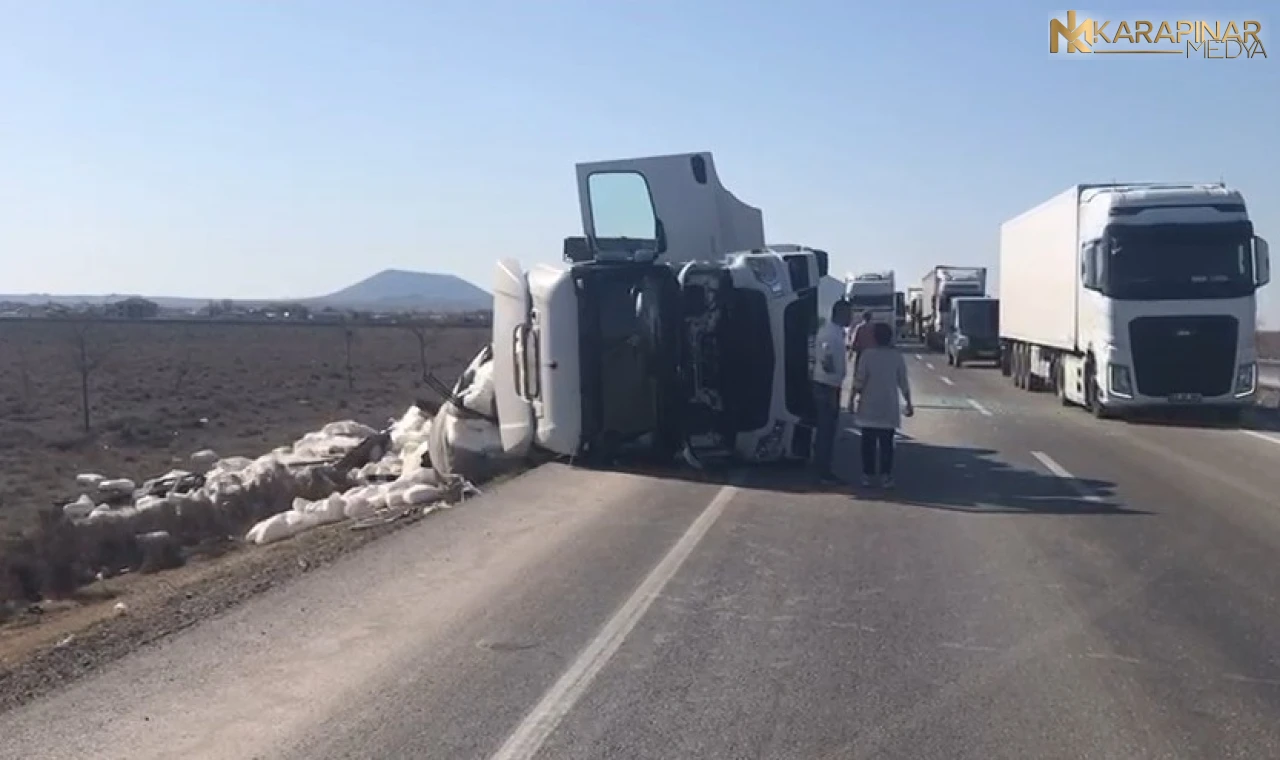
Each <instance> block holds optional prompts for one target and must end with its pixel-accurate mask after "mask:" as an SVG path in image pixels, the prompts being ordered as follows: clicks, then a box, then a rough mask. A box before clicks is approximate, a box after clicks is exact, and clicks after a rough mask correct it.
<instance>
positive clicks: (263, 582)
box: [0, 321, 490, 711]
mask: <svg viewBox="0 0 1280 760" xmlns="http://www.w3.org/2000/svg"><path fill="white" fill-rule="evenodd" d="M489 334H490V332H489V328H487V327H485V328H477V327H435V328H431V329H429V330H422V331H417V332H415V331H413V330H411V329H408V328H404V327H371V326H370V327H356V328H352V329H351V330H350V331H348V330H347V329H346V328H345V327H343V326H329V325H324V326H321V325H283V324H281V325H271V324H266V325H264V324H232V323H188V324H182V323H171V322H144V323H137V322H135V323H124V322H113V323H107V322H99V323H86V324H76V323H70V322H56V321H4V322H0V357H2V358H3V360H0V572H3V573H4V576H2V577H0V711H3V710H5V709H8V708H11V707H13V706H15V705H18V704H21V703H23V702H25V701H28V700H30V699H33V698H35V697H36V696H38V695H39V694H41V693H44V692H45V691H47V690H49V689H52V688H55V687H57V686H58V685H60V684H63V683H66V682H67V681H69V680H71V679H74V678H78V677H80V676H82V675H84V674H85V673H87V672H89V671H91V670H93V669H95V668H97V667H99V666H100V665H102V664H103V663H106V662H109V661H111V660H113V659H115V658H117V657H120V656H123V655H125V654H128V653H129V652H132V651H135V650H136V649H138V648H139V647H142V646H145V645H147V644H148V643H150V642H154V641H156V640H158V639H160V638H162V637H164V636H165V635H168V634H169V633H172V632H174V631H178V630H181V629H183V628H185V627H187V626H189V625H191V624H192V623H193V622H195V621H197V620H200V619H202V618H205V617H208V616H210V615H213V614H217V613H218V612H220V611H222V610H224V609H227V608H229V607H231V606H234V605H235V604H238V603H239V602H240V601H242V600H243V599H244V598H246V597H248V596H252V595H253V594H256V593H259V592H261V591H263V590H265V589H267V588H270V587H273V586H276V585H279V584H281V583H284V582H286V581H288V580H289V579H290V578H292V577H295V576H297V575H298V574H300V573H305V572H310V571H311V570H313V569H315V568H317V567H320V566H323V565H325V564H327V563H329V562H331V561H334V560H336V559H337V558H338V557H340V556H341V555H343V554H345V553H346V552H348V551H351V550H353V549H355V548H357V547H359V546H362V545H364V544H366V543H368V542H369V541H371V540H374V539H376V538H377V537H378V536H380V535H384V534H385V533H387V532H389V531H392V530H396V529H398V528H399V527H402V526H403V524H405V523H406V522H408V521H407V520H402V521H400V522H398V523H394V524H391V525H386V526H382V527H380V528H374V529H371V530H367V531H352V530H349V529H347V528H345V527H342V526H330V527H329V528H322V529H318V530H315V531H312V532H310V533H308V534H305V535H302V536H299V537H298V538H297V539H295V540H293V541H286V542H282V543H281V544H278V545H273V546H267V547H262V548H261V549H260V550H258V551H249V552H236V551H232V550H233V549H235V548H236V546H237V545H238V544H239V542H232V543H230V544H227V545H215V546H213V547H211V548H210V550H209V551H200V552H195V553H193V554H191V555H190V556H189V557H188V561H187V563H186V565H185V566H184V567H181V568H178V569H176V570H171V571H169V572H165V573H161V574H159V575H147V574H139V573H131V574H127V575H122V576H118V577H113V578H108V579H105V580H100V581H98V582H96V583H92V584H90V585H89V586H85V587H82V588H81V589H79V590H78V591H76V592H74V593H72V594H71V595H70V596H69V597H66V598H46V599H45V600H44V601H42V602H40V603H38V604H30V605H29V606H26V607H23V606H22V605H21V603H19V604H18V606H17V607H14V606H13V604H14V601H15V600H17V599H18V598H19V597H15V596H13V594H14V593H15V588H13V581H14V578H13V577H10V576H11V573H10V572H9V570H8V567H7V564H6V558H5V556H4V555H5V554H6V551H5V547H6V545H7V544H10V543H12V542H15V541H16V540H17V539H16V534H18V533H19V532H21V531H27V532H30V531H29V530H28V529H31V528H33V527H34V526H35V525H36V524H37V522H38V516H39V513H40V512H41V511H45V512H48V511H49V510H47V509H46V508H47V507H50V506H53V505H60V504H63V503H65V502H66V501H69V500H71V499H73V498H74V497H75V496H76V494H77V493H78V491H77V488H76V486H75V482H74V479H75V476H76V474H77V473H81V472H97V473H100V474H103V475H106V476H108V477H127V478H131V479H134V480H135V481H137V482H141V481H142V480H144V479H146V478H150V477H154V476H157V475H160V474H163V473H164V472H166V471H168V470H170V469H174V468H184V467H186V466H188V463H189V459H190V456H191V454H192V453H193V452H195V451H198V450H201V449H206V448H209V449H213V450H214V451H216V452H218V454H220V455H222V456H232V455H243V456H249V457H255V456H258V455H260V454H263V453H266V452H267V451H269V450H270V449H272V448H274V447H276V446H280V445H284V444H288V443H291V442H293V441H294V440H295V439H297V438H298V437H299V436H301V435H302V434H304V433H306V432H308V431H311V430H314V429H316V428H319V427H321V426H322V425H324V424H325V423H327V422H332V421H334V420H338V419H355V420H358V421H360V422H364V423H366V424H368V425H371V426H373V427H381V426H383V425H384V424H385V423H386V421H387V420H388V419H389V418H391V417H395V416H399V415H400V414H402V413H403V412H404V411H405V410H406V409H407V408H408V407H409V406H410V404H412V403H413V401H414V400H415V399H417V398H427V399H431V398H433V394H432V393H431V392H430V391H429V390H428V389H427V388H425V387H424V385H423V383H422V382H421V377H422V375H423V367H424V365H425V367H426V369H428V370H429V371H431V372H432V373H434V374H435V375H436V376H437V377H439V378H440V379H442V380H444V381H445V382H447V383H452V382H453V380H454V379H455V378H456V377H457V375H458V374H459V373H460V372H461V371H462V369H464V368H465V367H466V365H467V363H468V362H469V361H470V360H471V358H472V357H473V356H474V355H475V354H476V352H477V351H479V350H480V348H481V347H482V346H483V345H484V344H485V343H486V342H488V340H489ZM424 355H425V361H424V359H423V357H424ZM86 379H87V381H88V382H87V387H88V398H89V413H90V414H89V425H88V429H87V430H86V428H85V418H84V415H83V406H82V403H81V402H82V396H83V384H82V380H86ZM413 519H418V518H413ZM18 543H20V542H18ZM13 545H15V546H16V545H18V544H17V543H14V544H13ZM4 581H9V582H10V583H9V584H8V586H6V584H5V583H3V582H4ZM6 588H7V591H6ZM6 600H9V601H8V606H6ZM117 604H120V605H125V606H126V607H127V609H128V614H127V615H123V616H121V615H118V614H116V613H117V612H118V609H117V608H116V607H115V605H117ZM15 613H16V614H15Z"/></svg>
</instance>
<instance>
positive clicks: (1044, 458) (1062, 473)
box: [1031, 451, 1102, 502]
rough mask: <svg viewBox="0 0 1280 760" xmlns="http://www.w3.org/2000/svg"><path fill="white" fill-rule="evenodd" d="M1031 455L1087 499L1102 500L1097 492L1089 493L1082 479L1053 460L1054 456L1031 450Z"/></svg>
mask: <svg viewBox="0 0 1280 760" xmlns="http://www.w3.org/2000/svg"><path fill="white" fill-rule="evenodd" d="M1031 456H1033V457H1035V458H1036V459H1037V460H1038V461H1039V462H1040V464H1042V465H1044V468H1045V469H1046V470H1048V471H1049V472H1051V473H1053V474H1054V475H1056V476H1057V477H1059V478H1062V479H1063V480H1065V481H1067V483H1069V484H1070V485H1071V488H1072V489H1074V490H1075V492H1076V493H1078V494H1080V496H1081V497H1082V498H1084V500H1085V501H1091V502H1099V501H1102V498H1101V497H1099V496H1098V495H1097V494H1093V493H1089V491H1088V490H1087V489H1086V488H1085V487H1084V484H1082V483H1081V482H1080V479H1079V478H1077V477H1076V476H1075V475H1072V474H1071V473H1070V472H1068V471H1067V468H1065V467H1063V466H1062V465H1060V464H1058V463H1057V462H1055V461H1053V457H1051V456H1049V455H1048V454H1046V453H1044V452H1043V451H1033V452H1031Z"/></svg>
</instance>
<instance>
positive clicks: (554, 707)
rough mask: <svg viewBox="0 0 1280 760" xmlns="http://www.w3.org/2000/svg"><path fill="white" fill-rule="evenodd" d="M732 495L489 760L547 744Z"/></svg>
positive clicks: (684, 540) (523, 754)
mask: <svg viewBox="0 0 1280 760" xmlns="http://www.w3.org/2000/svg"><path fill="white" fill-rule="evenodd" d="M737 492H738V489H737V487H736V486H732V485H728V486H724V487H723V488H721V489H720V491H719V492H718V493H716V495H715V498H713V499H712V500H711V503H710V504H708V505H707V508H706V509H704V510H702V514H700V515H698V519H696V520H694V521H693V524H692V525H690V526H689V529H688V530H687V531H685V534H684V535H683V536H681V537H680V540H679V541H677V542H676V545H675V546H673V547H671V550H670V551H669V552H667V556H665V557H663V558H662V561H661V562H659V563H658V564H657V565H656V566H655V567H654V568H653V570H652V571H650V573H649V575H648V577H646V578H645V579H644V582H642V583H641V584H640V585H639V587H637V588H636V590H635V592H634V593H632V594H631V596H630V598H628V599H627V601H626V602H624V603H623V605H622V606H621V607H619V608H618V611H617V612H615V613H613V617H611V618H609V622H607V623H605V624H604V627H603V628H601V629H600V632H599V633H597V634H596V636H595V638H594V639H592V640H591V642H590V643H589V644H587V646H586V647H584V648H583V650H582V651H581V652H579V653H578V656H577V658H576V659H575V660H574V661H573V663H572V664H571V665H570V666H569V668H568V670H566V671H565V672H564V674H563V675H562V676H560V680H558V681H556V683H555V685H553V686H552V687H551V689H550V690H548V691H547V693H546V694H544V695H543V697H542V700H541V701H539V702H538V704H537V705H535V706H534V708H533V709H532V710H530V711H529V714H528V715H526V716H525V719H524V720H523V721H522V722H521V723H520V725H519V726H517V727H516V730H515V731H513V732H512V734H511V736H510V737H508V738H507V741H506V742H505V743H504V744H503V745H502V747H501V748H499V749H498V751H497V752H495V753H494V754H493V756H492V758H491V760H530V758H532V757H533V756H534V755H536V754H537V752H538V750H539V749H541V748H542V745H543V744H544V743H545V742H546V741H547V738H548V737H550V736H551V732H553V731H555V729H556V726H558V725H560V721H561V720H563V719H564V716H565V715H567V714H568V713H569V710H571V709H572V708H573V706H574V704H575V703H576V702H577V701H578V700H579V699H581V698H582V695H583V694H584V693H586V691H587V687H589V686H590V685H591V682H592V681H594V680H595V678H596V676H597V675H599V674H600V671H601V670H603V669H604V666H605V665H606V664H608V662H609V660H610V658H612V657H613V655H614V654H615V653H616V652H617V651H618V648H619V647H621V646H622V642H623V641H624V640H625V639H626V638H627V634H629V633H631V631H632V629H634V628H635V627H636V624H637V623H639V622H640V618H641V617H643V616H644V613H645V611H646V610H648V609H649V606H650V605H652V604H653V601H654V600H655V599H657V598H658V594H660V593H661V592H662V589H663V587H665V586H666V585H667V583H668V582H669V581H670V580H671V578H672V577H673V576H674V575H675V574H676V571H678V570H679V569H680V566H681V565H682V564H684V561H685V560H686V559H688V558H689V555H690V554H692V553H693V550H694V548H696V547H697V545H698V542H699V541H701V540H702V537H703V536H705V535H706V534H707V531H709V530H710V529H711V526H712V525H714V524H715V522H716V520H717V519H718V518H719V517H720V515H721V514H722V513H723V512H724V508H725V505H727V504H728V503H729V501H730V500H731V499H732V498H733V497H734V494H736V493H737Z"/></svg>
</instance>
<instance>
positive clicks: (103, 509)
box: [63, 349, 519, 544]
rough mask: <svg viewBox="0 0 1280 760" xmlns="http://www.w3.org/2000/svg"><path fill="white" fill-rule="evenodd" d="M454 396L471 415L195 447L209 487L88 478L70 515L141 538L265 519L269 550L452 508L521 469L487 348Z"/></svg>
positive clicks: (261, 526) (182, 478)
mask: <svg viewBox="0 0 1280 760" xmlns="http://www.w3.org/2000/svg"><path fill="white" fill-rule="evenodd" d="M454 394H455V397H456V398H457V399H458V400H459V401H460V405H461V407H462V408H459V405H458V404H455V403H445V404H444V405H443V406H442V408H441V409H440V411H439V413H438V414H436V415H435V416H434V417H432V416H430V415H428V414H427V413H426V412H424V411H422V410H421V409H420V408H419V407H417V406H412V407H410V408H409V409H408V411H406V412H405V413H404V414H403V415H402V416H401V417H400V418H399V419H397V420H395V421H394V422H392V424H391V426H390V428H389V429H388V430H387V431H385V433H386V434H385V435H383V431H378V430H374V429H373V428H371V427H368V426H367V425H363V424H361V423H358V422H354V421H351V420H344V421H340V422H332V423H330V424H328V425H325V426H324V427H323V428H321V429H320V430H317V431H314V432H311V433H307V434H306V435H304V436H303V437H302V438H300V439H299V440H297V441H296V442H294V443H293V445H291V446H284V447H281V448H278V449H275V450H274V451H272V452H270V453H268V454H264V455H262V456H260V457H258V458H257V459H248V458H245V457H228V458H219V457H218V456H217V455H216V454H215V453H213V452H212V451H201V452H196V453H195V454H194V455H192V462H193V465H194V466H193V469H194V470H196V471H197V472H200V473H202V474H203V482H201V478H200V477H199V476H198V475H196V474H195V473H193V472H187V471H182V470H175V471H173V472H170V473H168V474H166V475H164V476H162V477H160V478H156V479H155V480H152V481H148V482H147V483H146V484H143V486H142V487H141V488H139V487H138V486H137V485H136V484H135V483H134V482H132V481H130V480H125V479H107V478H104V477H102V476H100V475H96V474H83V475H80V476H78V477H77V478H76V481H77V484H78V485H79V486H80V487H81V488H82V490H83V494H82V495H81V496H80V498H79V499H77V500H76V501H74V502H72V503H70V504H67V505H66V506H65V507H64V508H63V509H64V512H65V514H66V515H67V516H68V517H70V518H71V519H72V520H73V522H75V523H77V524H88V525H94V524H108V525H112V526H118V527H120V528H124V529H127V532H130V533H135V534H140V533H145V532H147V531H154V530H157V529H167V528H168V526H169V525H170V524H174V525H179V526H189V525H191V524H193V523H194V524H201V523H207V524H210V525H212V526H216V525H220V524H222V525H225V524H237V523H238V524H240V525H244V524H246V523H247V522H248V521H249V520H253V519H256V520H257V522H256V524H254V525H253V527H252V528H251V529H250V530H249V532H248V534H247V535H246V536H245V538H246V540H248V541H251V542H253V543H255V544H269V543H273V542H275V541H280V540H282V539H285V538H289V537H291V536H294V535H297V534H298V533H301V532H303V531H305V530H308V529H311V528H315V527H318V526H321V525H329V524H333V523H337V522H342V521H365V520H379V519H382V520H386V519H394V518H395V517H397V516H401V515H403V514H406V513H408V512H411V511H413V510H421V509H427V510H430V509H434V508H438V507H441V506H447V505H451V504H454V503H457V502H458V501H460V500H462V499H464V498H466V497H467V496H468V495H471V494H474V493H476V492H477V491H476V489H475V486H474V485H472V483H474V482H478V481H483V480H487V479H489V478H491V477H493V476H495V475H497V474H500V473H501V472H503V471H506V470H510V469H513V468H514V467H516V466H518V465H519V462H517V461H513V460H511V459H509V458H508V457H506V455H504V453H503V451H502V443H501V441H500V439H499V436H498V429H497V425H496V414H495V408H494V407H495V405H494V399H493V375H492V362H491V352H490V351H489V350H488V349H486V350H484V351H482V352H481V353H480V354H479V355H477V356H476V358H475V359H474V360H473V361H472V363H471V365H470V366H469V367H468V368H467V370H466V371H465V372H464V373H463V376H462V378H461V379H460V380H459V381H458V384H457V385H456V386H455V388H454ZM370 439H376V442H375V445H374V447H373V448H374V450H373V451H371V452H369V456H368V457H367V459H366V461H367V463H366V464H363V465H361V466H359V467H356V468H353V469H351V470H349V471H347V472H337V471H336V470H335V468H334V465H335V463H337V462H339V461H340V460H341V459H342V458H343V457H344V456H345V455H347V454H348V453H349V452H352V451H353V450H354V449H356V447H358V446H360V445H361V444H362V443H363V442H366V441H369V440H370ZM184 483H188V484H190V486H191V487H190V488H183V485H182V484H184ZM157 491H159V492H162V493H161V494H160V495H157ZM161 515H164V516H165V517H167V518H169V519H159V518H160V517H161ZM210 517H213V518H218V517H221V518H224V519H213V520H210V519H207V518H210Z"/></svg>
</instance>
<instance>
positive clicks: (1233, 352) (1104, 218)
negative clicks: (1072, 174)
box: [1000, 183, 1271, 419]
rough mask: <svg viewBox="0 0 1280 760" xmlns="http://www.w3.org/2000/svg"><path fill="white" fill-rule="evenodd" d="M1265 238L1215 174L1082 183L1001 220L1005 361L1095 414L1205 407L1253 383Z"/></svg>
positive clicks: (1019, 377)
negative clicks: (1169, 180) (1201, 178)
mask: <svg viewBox="0 0 1280 760" xmlns="http://www.w3.org/2000/svg"><path fill="white" fill-rule="evenodd" d="M1270 279H1271V265H1270V258H1269V254H1268V247H1267V243H1266V241H1265V240H1263V239H1262V238H1260V237H1258V236H1256V235H1255V234H1254V230H1253V225H1252V223H1251V222H1250V220H1249V214H1248V212H1247V210H1246V208H1245V203H1244V198H1243V197H1242V196H1241V194H1240V193H1239V192H1238V191H1236V190H1233V189H1231V188H1229V187H1227V186H1225V185H1223V184H1162V183H1134V184H1117V183H1112V184H1091V185H1076V186H1074V187H1071V188H1069V189H1067V190H1066V191H1064V192H1062V193H1060V194H1058V195H1056V196H1054V197H1052V198H1050V199H1049V200H1047V201H1045V202H1044V203H1042V204H1040V205H1038V206H1036V207H1035V208H1033V209H1031V210H1029V211H1027V212H1025V213H1023V214H1021V215H1019V216H1016V217H1014V218H1013V219H1010V220H1009V221H1007V222H1005V223H1004V224H1003V225H1002V226H1001V228H1000V337H1001V342H1002V343H1003V344H1004V350H1003V355H1004V357H1005V358H1004V359H1003V364H1002V370H1003V372H1004V373H1005V374H1006V375H1011V376H1012V377H1013V382H1014V385H1016V386H1017V387H1019V388H1024V389H1028V390H1038V389H1046V390H1050V391H1052V392H1054V393H1056V394H1057V395H1058V396H1059V398H1061V399H1062V401H1063V403H1064V404H1074V405H1079V406H1082V407H1085V408H1087V409H1089V410H1091V411H1092V412H1093V413H1094V414H1095V415H1097V416H1099V417H1107V416H1114V415H1118V414H1123V413H1124V412H1126V411H1129V410H1134V409H1139V408H1144V407H1145V408H1150V407H1165V408H1167V407H1171V406H1172V407H1185V406H1201V407H1210V408H1212V409H1214V410H1216V411H1217V412H1218V413H1220V414H1221V415H1222V416H1224V417H1226V418H1228V419H1230V418H1238V417H1239V415H1240V412H1241V411H1242V409H1243V408H1244V407H1245V406H1247V405H1249V404H1252V403H1253V401H1254V394H1255V393H1256V391H1257V385H1258V366H1257V351H1256V346H1255V337H1254V334H1255V328H1256V318H1257V317H1256V314H1257V300H1256V294H1257V290H1258V288H1260V287H1262V286H1263V285H1266V284H1267V282H1269V281H1270Z"/></svg>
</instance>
